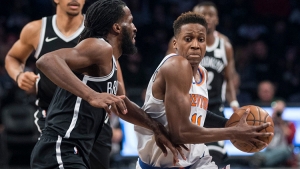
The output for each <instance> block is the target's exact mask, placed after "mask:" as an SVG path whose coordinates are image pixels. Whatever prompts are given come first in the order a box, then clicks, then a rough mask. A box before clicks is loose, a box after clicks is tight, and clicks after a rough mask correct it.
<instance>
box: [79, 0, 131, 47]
mask: <svg viewBox="0 0 300 169" xmlns="http://www.w3.org/2000/svg"><path fill="white" fill-rule="evenodd" d="M125 6H126V4H125V2H123V1H121V0H98V1H96V2H94V3H93V4H92V5H91V6H90V7H89V8H88V9H87V11H86V16H85V21H84V26H85V28H84V30H83V31H82V33H81V35H80V38H79V42H80V41H82V40H84V39H86V38H91V37H96V38H104V39H106V37H107V34H108V33H109V31H110V29H111V28H112V26H113V24H115V23H116V22H118V21H119V19H121V18H122V17H123V16H124V15H125V12H124V9H123V8H124V7H125Z"/></svg>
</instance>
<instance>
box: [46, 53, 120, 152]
mask: <svg viewBox="0 0 300 169" xmlns="http://www.w3.org/2000/svg"><path fill="white" fill-rule="evenodd" d="M112 58H113V59H112V60H113V68H112V71H111V72H110V74H108V75H106V76H104V77H91V76H87V75H83V74H79V73H75V75H76V76H77V77H78V78H79V79H80V80H81V81H82V83H84V84H86V85H87V86H89V87H90V88H91V89H93V90H95V91H96V92H99V93H103V92H106V93H110V94H114V95H116V93H117V89H118V81H117V66H116V62H115V59H114V57H113V56H112ZM106 116H107V113H106V111H105V109H102V108H96V107H93V106H91V105H90V104H89V103H88V102H87V101H85V100H83V99H82V98H80V97H78V96H76V95H74V94H72V93H70V92H68V91H67V90H64V89H62V88H60V87H57V90H56V91H55V94H54V97H53V99H52V101H51V104H50V106H49V109H48V114H47V119H46V128H45V130H43V133H55V134H58V135H59V136H61V137H62V138H65V139H70V140H77V141H76V142H77V143H78V145H79V147H80V149H81V151H83V152H85V153H87V154H89V152H90V151H91V149H92V146H93V144H94V142H95V139H96V138H97V137H98V136H99V134H100V131H101V129H102V127H103V124H104V120H105V119H106ZM53 131H55V132H53ZM101 136H102V135H101Z"/></svg>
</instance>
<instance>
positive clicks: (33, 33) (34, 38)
mask: <svg viewBox="0 0 300 169" xmlns="http://www.w3.org/2000/svg"><path fill="white" fill-rule="evenodd" d="M41 27H42V19H40V20H36V21H32V22H29V23H28V24H26V25H25V26H24V28H23V29H22V31H21V35H20V40H21V41H22V42H23V43H24V44H30V45H33V46H37V43H38V40H39V38H40V32H41Z"/></svg>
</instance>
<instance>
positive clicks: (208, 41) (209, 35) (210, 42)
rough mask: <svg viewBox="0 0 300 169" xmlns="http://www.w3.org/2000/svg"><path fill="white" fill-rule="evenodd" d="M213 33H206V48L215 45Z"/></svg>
mask: <svg viewBox="0 0 300 169" xmlns="http://www.w3.org/2000/svg"><path fill="white" fill-rule="evenodd" d="M215 39H216V38H215V36H214V31H209V32H207V36H206V46H211V45H213V44H214V43H215Z"/></svg>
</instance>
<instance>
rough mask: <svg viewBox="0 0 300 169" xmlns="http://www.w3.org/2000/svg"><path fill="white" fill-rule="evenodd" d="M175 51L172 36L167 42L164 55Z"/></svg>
mask: <svg viewBox="0 0 300 169" xmlns="http://www.w3.org/2000/svg"><path fill="white" fill-rule="evenodd" d="M171 53H176V49H175V48H174V37H172V38H171V39H170V41H169V44H168V50H167V52H166V55H168V54H171Z"/></svg>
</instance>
